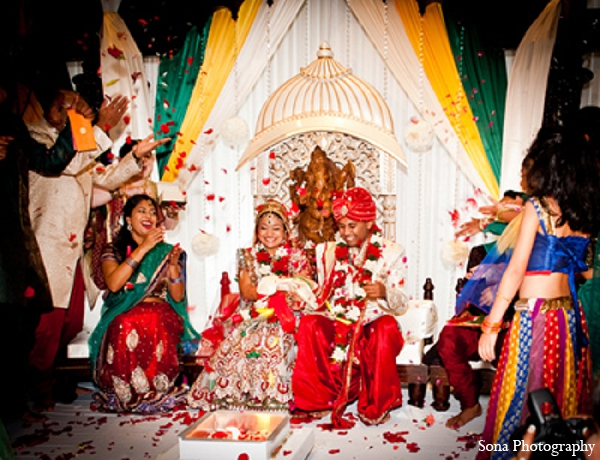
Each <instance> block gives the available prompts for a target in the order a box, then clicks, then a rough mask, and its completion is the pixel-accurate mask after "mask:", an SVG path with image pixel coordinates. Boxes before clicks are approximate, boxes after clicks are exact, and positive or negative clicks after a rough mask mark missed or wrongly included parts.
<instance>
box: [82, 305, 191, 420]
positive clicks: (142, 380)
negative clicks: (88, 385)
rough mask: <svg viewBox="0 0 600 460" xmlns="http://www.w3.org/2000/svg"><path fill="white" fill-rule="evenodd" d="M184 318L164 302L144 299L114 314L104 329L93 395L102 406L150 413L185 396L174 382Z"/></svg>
mask: <svg viewBox="0 0 600 460" xmlns="http://www.w3.org/2000/svg"><path fill="white" fill-rule="evenodd" d="M182 333H183V321H182V319H181V317H180V316H179V315H178V314H177V313H176V312H175V311H174V310H173V308H171V306H170V305H169V304H168V303H167V302H142V303H140V304H138V305H136V306H135V307H133V308H132V309H131V310H129V311H127V312H125V313H123V314H121V315H119V316H117V317H116V318H115V319H114V320H113V322H112V323H111V324H110V326H109V327H108V329H107V330H106V334H105V335H104V339H103V341H102V346H101V348H100V353H99V356H98V362H97V365H96V374H95V379H96V384H97V385H98V386H99V387H100V389H101V390H102V391H101V392H99V393H96V394H95V395H94V398H95V399H96V401H97V402H98V403H99V404H100V409H101V410H104V411H111V412H139V413H153V412H163V411H167V410H171V409H172V408H173V407H174V406H175V405H177V404H181V403H183V402H184V401H185V399H183V398H184V394H185V388H175V387H174V384H175V380H176V378H177V377H178V375H179V358H178V344H179V342H180V336H181V334H182Z"/></svg>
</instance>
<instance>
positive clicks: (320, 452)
mask: <svg viewBox="0 0 600 460" xmlns="http://www.w3.org/2000/svg"><path fill="white" fill-rule="evenodd" d="M427 396H428V400H427V401H426V406H425V408H424V409H418V408H416V407H413V406H409V405H407V404H405V405H404V406H403V407H401V408H399V409H397V410H395V411H394V412H393V413H392V417H391V419H390V421H388V422H387V423H385V424H382V425H379V426H376V427H368V426H365V425H363V424H362V423H361V422H360V421H357V422H356V425H355V426H354V428H352V429H350V430H348V431H328V430H326V429H324V428H323V425H324V424H326V423H328V422H329V418H324V419H322V420H319V421H313V422H311V423H310V424H302V425H300V426H298V425H292V428H303V427H310V428H311V429H312V430H314V439H315V443H314V447H313V449H312V451H311V453H310V454H309V456H308V457H307V458H308V459H309V460H322V459H326V458H327V459H330V460H331V459H340V460H347V459H348V460H349V459H375V460H388V459H407V458H408V459H411V458H414V459H443V460H447V459H448V460H450V459H473V458H474V457H475V454H476V449H477V445H478V444H477V440H478V435H479V434H480V433H481V432H482V431H483V425H484V417H483V416H481V417H479V418H477V419H475V420H473V421H471V422H470V423H469V424H467V425H466V426H465V427H463V428H461V429H460V430H456V431H455V430H450V429H448V428H446V427H445V426H444V423H445V421H446V420H447V419H448V418H450V417H451V416H453V415H455V414H457V413H458V411H459V408H458V404H457V402H456V400H454V399H452V400H451V407H450V409H449V410H448V411H446V412H436V411H435V410H433V409H432V408H431V407H429V404H430V402H431V392H430V390H428V394H427ZM407 400H408V395H407V393H406V390H405V393H404V401H407ZM90 402H91V395H82V396H80V397H79V398H78V399H77V400H76V401H75V402H74V403H73V404H58V405H57V406H56V410H55V411H54V412H52V413H47V414H46V415H47V416H48V421H47V422H45V423H43V424H40V423H38V424H34V425H26V424H23V423H21V422H12V423H10V424H8V425H7V426H6V429H7V431H8V433H9V436H10V439H11V441H12V443H13V446H15V454H16V456H17V458H18V459H32V460H33V459H40V458H41V459H47V460H50V459H60V460H63V459H71V458H75V457H76V458H77V459H91V458H93V459H96V460H105V459H111V460H112V459H121V460H124V459H128V460H138V459H139V460H143V459H160V460H177V459H178V458H179V447H178V435H179V433H181V432H182V431H183V430H185V429H186V428H187V427H188V426H189V425H190V424H191V423H193V422H194V421H195V420H196V419H197V418H198V416H199V413H198V412H197V411H176V412H173V413H169V414H166V415H162V416H132V415H116V414H106V413H100V412H94V411H93V410H91V408H90ZM481 403H482V406H484V411H485V407H486V405H487V397H482V399H481ZM348 412H350V413H354V414H355V413H356V410H355V405H352V406H350V407H349V408H348ZM484 413H485V412H484ZM429 414H432V415H433V418H434V423H433V424H432V425H431V426H427V425H426V423H425V418H426V417H427V416H428V415H429ZM386 438H387V440H386ZM291 454H292V452H290V451H287V452H286V451H285V450H283V453H282V452H281V451H280V453H279V455H278V457H277V458H279V457H280V456H281V457H282V458H286V455H289V458H293V457H294V456H293V455H291ZM199 458H201V457H199ZM223 460H228V459H223ZM231 460H238V457H237V455H236V456H235V458H232V459H231ZM250 460H253V459H250Z"/></svg>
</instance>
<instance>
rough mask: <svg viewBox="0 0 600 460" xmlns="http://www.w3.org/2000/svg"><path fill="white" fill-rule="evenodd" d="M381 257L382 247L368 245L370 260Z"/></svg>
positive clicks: (368, 257)
mask: <svg viewBox="0 0 600 460" xmlns="http://www.w3.org/2000/svg"><path fill="white" fill-rule="evenodd" d="M380 257H381V248H378V247H377V246H375V245H373V244H370V245H369V246H367V259H369V260H377V259H379V258H380Z"/></svg>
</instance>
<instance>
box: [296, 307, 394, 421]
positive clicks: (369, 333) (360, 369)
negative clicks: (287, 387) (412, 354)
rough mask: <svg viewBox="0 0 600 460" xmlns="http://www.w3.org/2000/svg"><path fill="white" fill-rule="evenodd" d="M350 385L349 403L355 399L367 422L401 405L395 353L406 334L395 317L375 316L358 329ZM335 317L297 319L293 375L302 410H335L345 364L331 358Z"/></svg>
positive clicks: (297, 405)
mask: <svg viewBox="0 0 600 460" xmlns="http://www.w3.org/2000/svg"><path fill="white" fill-rule="evenodd" d="M359 331H360V336H359V337H358V338H357V342H356V348H355V357H356V358H357V360H358V363H356V362H354V363H353V366H352V373H351V380H350V384H349V385H348V402H352V401H354V400H356V399H358V413H359V415H360V417H361V419H362V420H363V422H365V423H370V424H376V423H379V422H381V420H382V419H383V418H384V417H385V416H386V415H387V414H388V412H389V411H390V410H392V409H394V408H396V407H398V406H400V405H401V404H402V388H401V385H400V377H399V376H398V372H397V370H396V357H397V356H398V354H399V353H400V351H401V350H402V346H403V345H404V339H403V338H402V334H401V333H400V330H399V328H398V323H397V321H396V319H395V318H394V317H393V316H390V315H386V316H382V317H379V318H377V319H376V320H374V321H372V322H371V323H368V324H366V325H365V326H363V327H362V328H360V329H359ZM334 333H335V322H334V321H333V320H331V319H330V318H327V317H325V316H321V315H307V316H304V317H303V318H302V320H301V321H300V326H299V328H298V333H297V334H296V341H297V343H298V356H297V358H296V364H295V366H294V374H293V377H292V389H293V393H294V405H295V406H296V408H297V409H300V410H303V411H309V412H313V411H323V410H331V409H333V405H334V403H335V401H336V400H337V399H338V395H339V393H340V391H341V390H342V387H343V380H342V379H343V376H344V373H343V368H344V366H339V365H336V364H334V363H333V362H332V360H331V353H332V351H333V339H334Z"/></svg>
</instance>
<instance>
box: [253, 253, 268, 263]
mask: <svg viewBox="0 0 600 460" xmlns="http://www.w3.org/2000/svg"><path fill="white" fill-rule="evenodd" d="M256 260H257V262H258V263H259V264H268V263H271V256H270V255H269V253H268V252H267V251H258V252H257V253H256Z"/></svg>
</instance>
